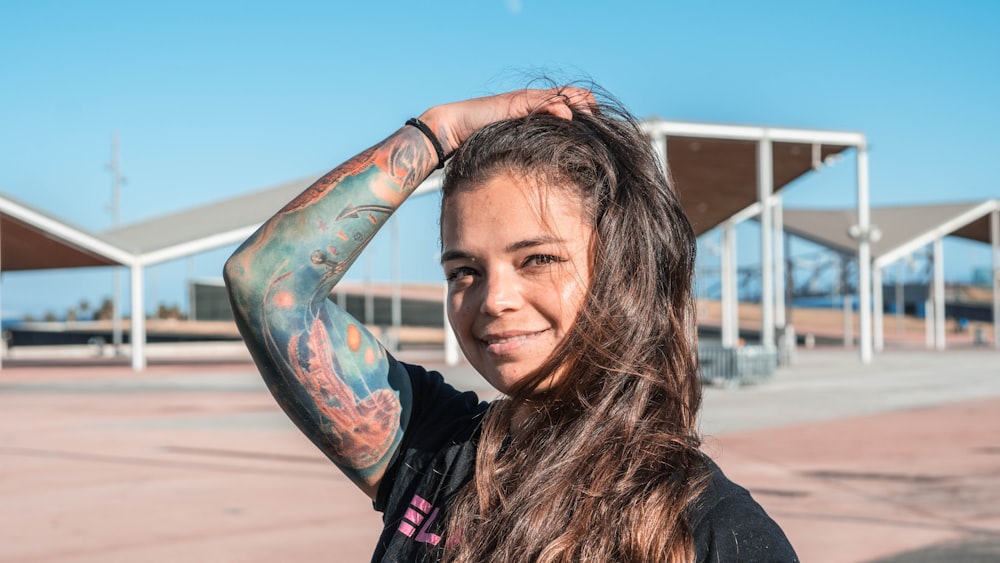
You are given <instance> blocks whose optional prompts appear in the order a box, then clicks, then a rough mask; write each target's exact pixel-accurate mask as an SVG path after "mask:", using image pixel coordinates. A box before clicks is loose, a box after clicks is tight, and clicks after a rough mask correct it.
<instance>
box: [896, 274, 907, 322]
mask: <svg viewBox="0 0 1000 563" xmlns="http://www.w3.org/2000/svg"><path fill="white" fill-rule="evenodd" d="M905 271H906V265H905V264H904V263H903V262H897V263H896V336H902V335H903V318H904V313H905V312H906V311H904V309H906V302H905V301H904V299H903V272H905Z"/></svg>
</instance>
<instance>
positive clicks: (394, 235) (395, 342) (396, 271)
mask: <svg viewBox="0 0 1000 563" xmlns="http://www.w3.org/2000/svg"><path fill="white" fill-rule="evenodd" d="M389 234H390V238H391V239H392V240H391V243H392V337H391V338H390V339H389V340H390V342H391V348H390V349H391V350H392V351H393V352H399V339H400V336H401V333H402V325H403V303H402V301H403V299H402V289H401V287H400V286H401V282H400V278H399V275H400V265H399V222H398V221H397V219H396V216H395V215H393V216H392V217H390V218H389Z"/></svg>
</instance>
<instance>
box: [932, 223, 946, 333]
mask: <svg viewBox="0 0 1000 563" xmlns="http://www.w3.org/2000/svg"><path fill="white" fill-rule="evenodd" d="M934 348H935V349H937V350H944V349H945V343H944V243H943V241H942V239H941V238H937V239H934Z"/></svg>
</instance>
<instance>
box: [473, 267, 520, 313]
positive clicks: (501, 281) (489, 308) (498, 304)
mask: <svg viewBox="0 0 1000 563" xmlns="http://www.w3.org/2000/svg"><path fill="white" fill-rule="evenodd" d="M485 281H486V283H485V284H483V296H482V303H481V304H480V306H479V311H480V312H481V313H483V314H485V315H490V316H493V317H498V316H500V315H502V314H504V313H506V312H510V311H516V310H517V309H518V308H519V307H520V306H521V304H522V303H523V299H522V296H521V283H520V280H519V279H518V277H517V275H516V274H515V273H514V272H513V271H511V270H508V269H505V268H501V269H499V270H493V271H491V272H489V273H488V274H487V275H486V280H485Z"/></svg>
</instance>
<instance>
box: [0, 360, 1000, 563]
mask: <svg viewBox="0 0 1000 563" xmlns="http://www.w3.org/2000/svg"><path fill="white" fill-rule="evenodd" d="M431 359H432V358H423V360H424V361H425V362H426V361H428V360H431ZM78 363H79V362H78ZM448 376H449V378H450V379H452V380H453V381H455V382H456V383H457V384H458V385H460V386H464V387H472V388H476V389H479V390H483V389H484V384H483V383H482V382H481V381H480V380H478V378H477V377H476V376H475V375H474V374H473V373H471V370H469V369H468V368H458V369H453V370H449V371H448ZM702 428H703V431H704V432H705V433H706V435H707V438H706V445H705V449H706V451H708V452H709V453H710V454H712V456H713V457H715V458H716V459H717V460H718V461H719V462H720V464H721V465H722V467H723V468H724V470H725V471H726V472H727V473H728V474H729V475H730V476H731V477H732V478H733V479H734V480H736V481H737V482H739V483H741V484H743V485H744V486H746V487H748V488H749V489H750V490H751V491H752V492H753V494H754V495H755V497H756V498H757V499H758V500H759V501H760V502H761V503H762V504H764V506H765V507H766V508H767V509H768V511H769V512H770V513H771V514H772V515H773V516H774V517H775V519H776V520H778V522H779V523H780V524H781V525H782V526H783V528H784V529H785V530H786V532H787V533H788V535H789V537H790V539H791V540H792V542H793V544H794V545H795V547H796V549H797V550H798V551H799V554H800V556H801V558H802V560H803V561H809V562H823V561H830V562H853V561H857V562H873V561H881V562H884V563H888V562H890V561H891V562H894V563H916V562H922V561H958V562H962V561H966V562H971V561H1000V434H998V430H1000V354H998V353H997V352H992V351H963V352H946V353H930V352H921V351H913V352H906V353H902V352H898V353H892V354H885V355H880V356H877V357H876V361H875V363H874V364H873V365H872V366H865V367H863V366H860V365H859V364H858V362H857V360H856V354H855V353H853V352H844V351H840V350H813V351H809V352H804V353H801V354H800V356H799V358H798V361H797V363H796V364H795V365H794V366H793V367H790V368H785V369H783V370H781V371H780V372H779V373H778V375H776V376H775V378H774V379H773V380H771V381H770V382H768V383H766V384H764V385H759V386H755V387H746V388H741V389H715V388H710V389H707V390H706V396H705V408H704V412H703V417H702ZM378 530H379V519H378V515H377V514H375V513H374V512H372V511H371V509H370V504H369V503H368V501H367V500H366V499H365V497H364V496H363V495H361V494H360V493H357V492H356V491H355V490H354V489H353V486H352V485H351V484H350V483H349V482H348V481H347V480H346V479H345V478H343V477H341V476H340V475H339V474H338V473H337V472H336V470H335V469H334V468H333V467H332V465H331V464H330V463H329V462H327V461H326V460H325V459H324V458H323V457H322V456H321V455H320V454H319V453H318V452H316V451H315V450H314V448H313V447H312V446H311V444H309V443H308V442H307V441H306V440H305V438H303V437H302V436H301V435H300V434H299V433H298V431H297V430H296V429H295V428H294V427H293V426H292V425H291V423H289V422H288V421H287V420H286V419H285V417H284V415H283V414H282V413H280V411H278V409H277V407H276V406H275V404H274V402H273V401H272V400H271V398H270V396H269V395H268V393H267V391H266V389H265V388H264V386H263V385H262V383H261V382H260V380H259V378H258V376H257V375H256V374H255V373H254V370H253V368H252V366H250V365H248V364H247V363H245V362H238V363H232V364H226V363H217V364H215V365H205V364H200V365H184V364H180V363H174V364H173V365H165V364H161V365H155V364H154V365H153V366H152V367H151V368H150V369H149V370H148V371H146V372H144V373H141V374H135V373H133V372H131V370H129V369H128V368H127V367H125V366H118V365H92V366H83V367H81V366H79V365H77V366H73V367H71V366H66V365H54V366H49V367H46V366H44V365H34V366H30V367H18V366H17V365H13V367H12V365H11V364H10V363H8V364H5V366H4V369H3V371H0V561H11V562H55V561H58V562H71V563H83V562H98V561H100V562H108V561H111V562H115V561H121V562H125V561H128V562H134V561H144V562H145V561H149V562H166V561H238V562H264V561H287V560H295V561H303V562H311V561H367V560H368V558H369V557H370V553H371V549H372V547H371V546H372V544H373V542H374V539H375V537H376V536H377V535H378Z"/></svg>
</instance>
